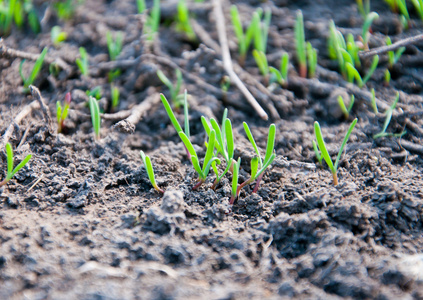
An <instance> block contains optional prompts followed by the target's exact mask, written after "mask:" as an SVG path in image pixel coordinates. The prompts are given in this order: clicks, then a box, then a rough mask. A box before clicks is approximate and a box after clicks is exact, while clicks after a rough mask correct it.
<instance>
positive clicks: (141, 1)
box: [136, 0, 146, 14]
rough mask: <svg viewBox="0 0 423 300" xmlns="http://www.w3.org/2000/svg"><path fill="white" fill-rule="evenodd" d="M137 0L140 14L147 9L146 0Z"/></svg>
mask: <svg viewBox="0 0 423 300" xmlns="http://www.w3.org/2000/svg"><path fill="white" fill-rule="evenodd" d="M136 1H137V10H138V13H139V14H142V13H143V12H144V11H145V9H146V6H145V0H136Z"/></svg>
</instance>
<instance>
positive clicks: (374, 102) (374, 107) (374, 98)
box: [371, 89, 379, 115]
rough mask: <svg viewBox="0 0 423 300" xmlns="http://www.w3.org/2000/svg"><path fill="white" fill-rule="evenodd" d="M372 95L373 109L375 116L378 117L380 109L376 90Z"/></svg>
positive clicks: (373, 90)
mask: <svg viewBox="0 0 423 300" xmlns="http://www.w3.org/2000/svg"><path fill="white" fill-rule="evenodd" d="M371 93H372V108H373V112H374V113H375V115H377V114H378V113H379V111H378V109H377V104H376V95H375V89H372V90H371Z"/></svg>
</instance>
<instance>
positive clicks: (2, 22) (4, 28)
mask: <svg viewBox="0 0 423 300" xmlns="http://www.w3.org/2000/svg"><path fill="white" fill-rule="evenodd" d="M16 2H17V0H10V1H9V3H8V5H7V6H6V3H5V1H2V2H0V34H1V35H6V34H9V33H10V30H11V27H12V22H13V17H14V14H15V7H16Z"/></svg>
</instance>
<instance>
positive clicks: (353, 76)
mask: <svg viewBox="0 0 423 300" xmlns="http://www.w3.org/2000/svg"><path fill="white" fill-rule="evenodd" d="M378 63H379V56H378V55H375V56H373V61H372V64H371V66H370V68H369V70H368V71H367V74H366V75H365V76H364V78H362V77H361V75H360V73H359V72H358V71H357V69H356V68H355V67H354V66H353V65H352V64H351V63H350V62H346V63H345V66H346V70H347V80H348V82H351V83H353V82H354V80H355V81H356V82H357V85H358V87H360V88H362V87H363V86H364V85H365V84H366V83H367V81H369V79H370V77H371V76H372V75H373V73H374V71H375V70H376V68H377V65H378Z"/></svg>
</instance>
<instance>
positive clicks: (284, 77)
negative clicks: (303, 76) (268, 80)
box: [269, 53, 289, 86]
mask: <svg viewBox="0 0 423 300" xmlns="http://www.w3.org/2000/svg"><path fill="white" fill-rule="evenodd" d="M288 67H289V55H288V53H284V54H282V57H281V65H280V68H279V70H278V69H276V68H274V67H269V72H270V73H271V74H272V75H273V76H274V77H275V79H276V81H277V82H278V83H279V84H280V85H282V86H285V85H286V84H287V82H288Z"/></svg>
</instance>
